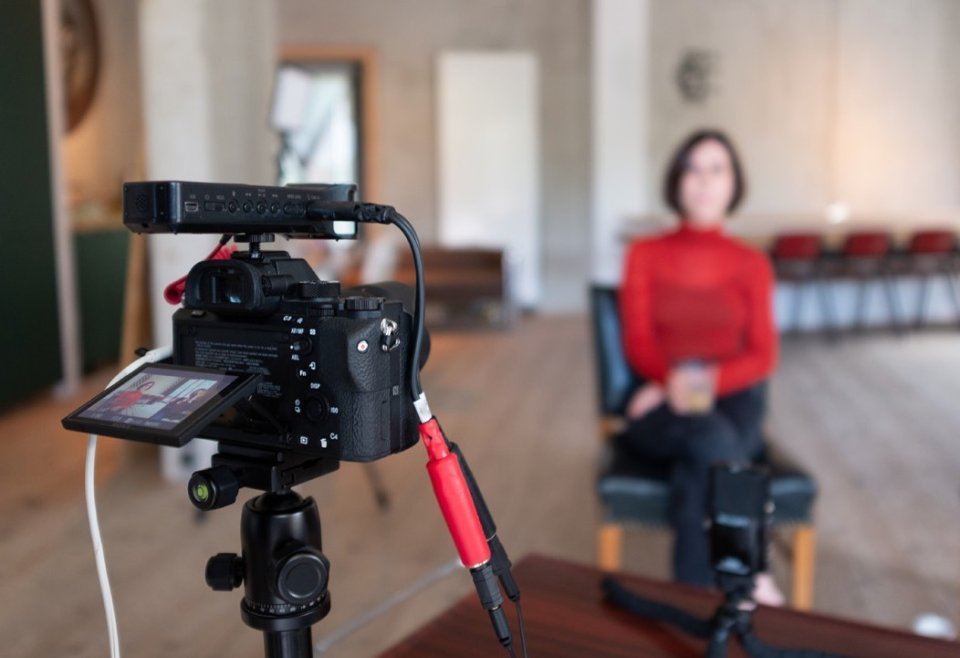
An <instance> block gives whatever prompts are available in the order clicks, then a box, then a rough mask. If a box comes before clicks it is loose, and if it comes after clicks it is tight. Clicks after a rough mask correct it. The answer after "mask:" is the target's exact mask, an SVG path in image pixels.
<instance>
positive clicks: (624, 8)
mask: <svg viewBox="0 0 960 658" xmlns="http://www.w3.org/2000/svg"><path fill="white" fill-rule="evenodd" d="M650 4H651V3H649V2H647V0H594V2H593V33H592V54H593V62H592V68H591V76H592V79H591V82H592V85H591V92H592V110H593V112H592V117H591V124H592V137H593V160H592V161H593V171H592V178H593V186H592V190H591V193H592V199H591V246H592V249H591V250H592V259H591V268H590V271H591V277H592V280H593V281H595V282H597V283H605V284H608V285H612V284H615V283H616V282H618V281H619V280H620V276H621V273H622V270H623V255H624V246H625V244H624V239H623V235H622V233H623V220H624V218H627V217H634V216H637V215H640V214H643V213H645V212H648V211H649V210H650V209H651V207H652V206H653V204H654V200H653V199H652V191H651V186H650V185H649V181H650V180H651V178H652V176H655V175H656V174H655V169H654V168H652V167H651V166H650V161H649V157H648V155H647V154H648V153H649V149H650V133H651V132H652V130H651V118H650V98H651V94H650V92H649V87H650V57H651V41H650V39H651V25H650Z"/></svg>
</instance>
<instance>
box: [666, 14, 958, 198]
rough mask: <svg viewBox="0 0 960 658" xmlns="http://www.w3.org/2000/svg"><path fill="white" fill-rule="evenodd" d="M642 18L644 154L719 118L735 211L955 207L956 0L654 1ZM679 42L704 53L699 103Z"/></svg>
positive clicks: (669, 148) (684, 49)
mask: <svg viewBox="0 0 960 658" xmlns="http://www.w3.org/2000/svg"><path fill="white" fill-rule="evenodd" d="M651 22H652V24H653V25H654V29H653V39H652V46H653V56H652V62H653V64H652V66H653V74H652V85H651V93H652V96H653V99H652V112H651V125H652V126H653V127H654V130H653V131H652V138H651V150H650V157H651V160H652V161H653V162H654V163H664V162H665V161H666V159H667V158H668V157H669V155H670V153H671V151H672V149H673V147H674V146H675V144H676V143H677V142H678V141H679V140H680V139H682V137H683V136H684V135H685V134H686V133H687V132H689V131H690V130H692V129H694V128H696V127H699V126H702V125H713V126H720V127H722V128H725V129H727V130H728V131H729V132H730V133H731V134H732V135H733V137H734V138H735V139H736V141H737V143H738V144H739V146H740V147H741V150H742V151H743V156H744V159H745V161H746V165H747V167H748V171H749V174H750V178H751V183H752V185H751V190H750V196H749V198H748V200H747V203H746V205H745V207H744V212H745V213H815V214H822V212H823V209H824V207H825V206H826V205H827V204H828V203H830V202H832V201H838V200H839V201H844V202H846V203H848V204H849V205H850V208H851V211H852V213H853V215H854V216H860V217H865V216H870V215H887V216H889V215H902V214H909V213H920V214H924V213H929V212H941V211H943V210H953V211H956V209H957V208H958V207H960V95H958V88H960V79H958V78H957V76H956V74H955V70H954V68H955V64H956V62H958V61H960V41H958V40H957V39H956V38H955V36H956V35H957V34H958V33H960V5H958V3H956V2H952V1H951V0H884V2H874V1H871V0H805V1H804V2H782V1H780V0H716V1H715V2H710V3H706V2H702V1H700V0H674V1H672V2H654V3H652V18H651ZM691 49H695V50H701V51H706V52H708V53H709V54H710V55H711V57H712V63H713V65H714V66H713V74H712V76H711V79H712V82H713V85H712V90H711V93H710V96H709V98H708V99H707V100H706V101H705V102H704V103H700V104H697V103H690V102H685V101H684V100H683V99H682V98H681V95H680V93H679V91H678V87H677V84H676V81H675V75H676V71H677V67H678V66H679V62H680V59H681V56H682V55H683V53H685V52H687V51H689V50H691ZM661 166H662V165H661ZM651 184H655V185H658V184H659V181H658V180H652V181H651ZM658 209H662V206H658Z"/></svg>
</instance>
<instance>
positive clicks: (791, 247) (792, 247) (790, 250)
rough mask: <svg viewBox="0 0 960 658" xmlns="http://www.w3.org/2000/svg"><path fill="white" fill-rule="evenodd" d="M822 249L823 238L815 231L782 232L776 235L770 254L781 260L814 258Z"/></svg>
mask: <svg viewBox="0 0 960 658" xmlns="http://www.w3.org/2000/svg"><path fill="white" fill-rule="evenodd" d="M821 251H823V240H822V239H821V237H820V236H819V235H818V234H816V233H784V234H782V235H778V236H777V237H776V239H775V240H774V241H773V246H772V247H771V248H770V255H771V256H772V257H773V258H775V259H783V260H804V261H806V260H814V259H816V258H817V257H818V256H819V255H820V252H821Z"/></svg>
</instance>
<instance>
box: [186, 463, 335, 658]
mask: <svg viewBox="0 0 960 658" xmlns="http://www.w3.org/2000/svg"><path fill="white" fill-rule="evenodd" d="M226 450H229V449H228V448H225V447H224V446H221V452H220V453H218V454H217V455H215V456H214V467H213V468H210V469H207V470H204V471H198V472H196V473H194V474H193V477H191V478H190V483H189V487H188V491H189V495H190V500H191V502H193V504H194V505H196V506H197V507H199V508H200V509H204V510H210V509H215V508H217V507H224V506H226V505H229V504H231V503H232V502H233V501H234V500H236V497H237V492H238V490H239V488H240V487H241V486H254V487H256V488H260V489H264V490H266V493H263V494H260V495H259V496H257V497H256V498H253V499H251V500H248V501H247V502H246V503H245V504H244V506H243V514H242V515H241V521H240V544H241V548H242V556H238V555H236V554H235V553H219V554H217V555H215V556H213V557H212V558H210V560H209V561H208V562H207V569H206V581H207V584H208V585H209V586H210V587H212V588H213V589H215V590H219V591H230V590H233V589H235V588H237V587H239V586H240V584H241V583H242V584H243V587H244V594H243V601H242V602H241V604H240V615H241V617H242V619H243V621H244V623H245V624H246V625H247V626H249V627H250V628H253V629H255V630H258V631H261V632H263V644H264V654H265V656H266V657H267V658H311V656H312V655H313V642H312V638H311V633H310V626H311V625H312V624H314V623H316V622H318V621H320V620H321V619H323V618H324V617H326V616H327V614H328V613H329V612H330V593H329V592H328V590H327V583H328V579H329V573H330V561H329V560H327V558H326V557H325V556H324V554H323V552H322V545H321V533H320V514H319V513H318V511H317V505H316V503H315V502H314V500H313V498H309V497H308V498H303V497H302V496H300V495H299V494H298V493H296V492H295V491H293V490H291V489H290V486H292V485H293V484H296V483H298V482H300V481H303V480H305V479H309V478H310V477H315V476H316V475H322V474H323V473H326V472H329V471H331V470H334V469H335V468H336V466H335V465H333V466H331V465H329V464H328V463H326V462H325V461H320V460H312V461H308V460H304V461H294V462H292V463H291V462H290V461H289V459H290V456H289V455H282V454H276V455H274V456H273V457H272V458H271V457H267V454H266V453H259V454H252V453H251V452H250V451H244V452H240V453H238V452H236V451H230V452H225V451H226Z"/></svg>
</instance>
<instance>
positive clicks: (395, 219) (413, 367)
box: [387, 208, 426, 402]
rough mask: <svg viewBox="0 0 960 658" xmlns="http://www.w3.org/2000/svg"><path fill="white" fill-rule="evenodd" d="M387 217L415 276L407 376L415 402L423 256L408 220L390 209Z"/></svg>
mask: <svg viewBox="0 0 960 658" xmlns="http://www.w3.org/2000/svg"><path fill="white" fill-rule="evenodd" d="M387 217H388V219H389V222H390V223H391V224H393V225H394V226H396V227H397V228H398V229H400V232H401V233H403V237H405V238H406V239H407V244H409V245H410V251H411V253H412V254H413V269H414V274H415V276H416V301H415V304H416V308H415V309H414V315H413V350H412V351H411V354H410V365H409V373H408V376H409V377H410V393H411V395H412V396H413V400H414V401H415V402H416V401H417V400H418V399H419V398H420V395H421V394H422V393H423V388H422V387H421V385H420V349H421V345H422V344H423V332H424V330H425V319H424V317H425V311H424V299H425V297H426V293H425V290H424V283H423V254H422V253H421V252H420V238H418V237H417V232H416V231H414V230H413V226H412V225H411V224H410V222H409V220H407V218H406V217H404V216H403V215H401V214H400V213H398V212H397V211H396V210H394V209H392V208H391V209H390V211H389V212H388V214H387Z"/></svg>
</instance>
